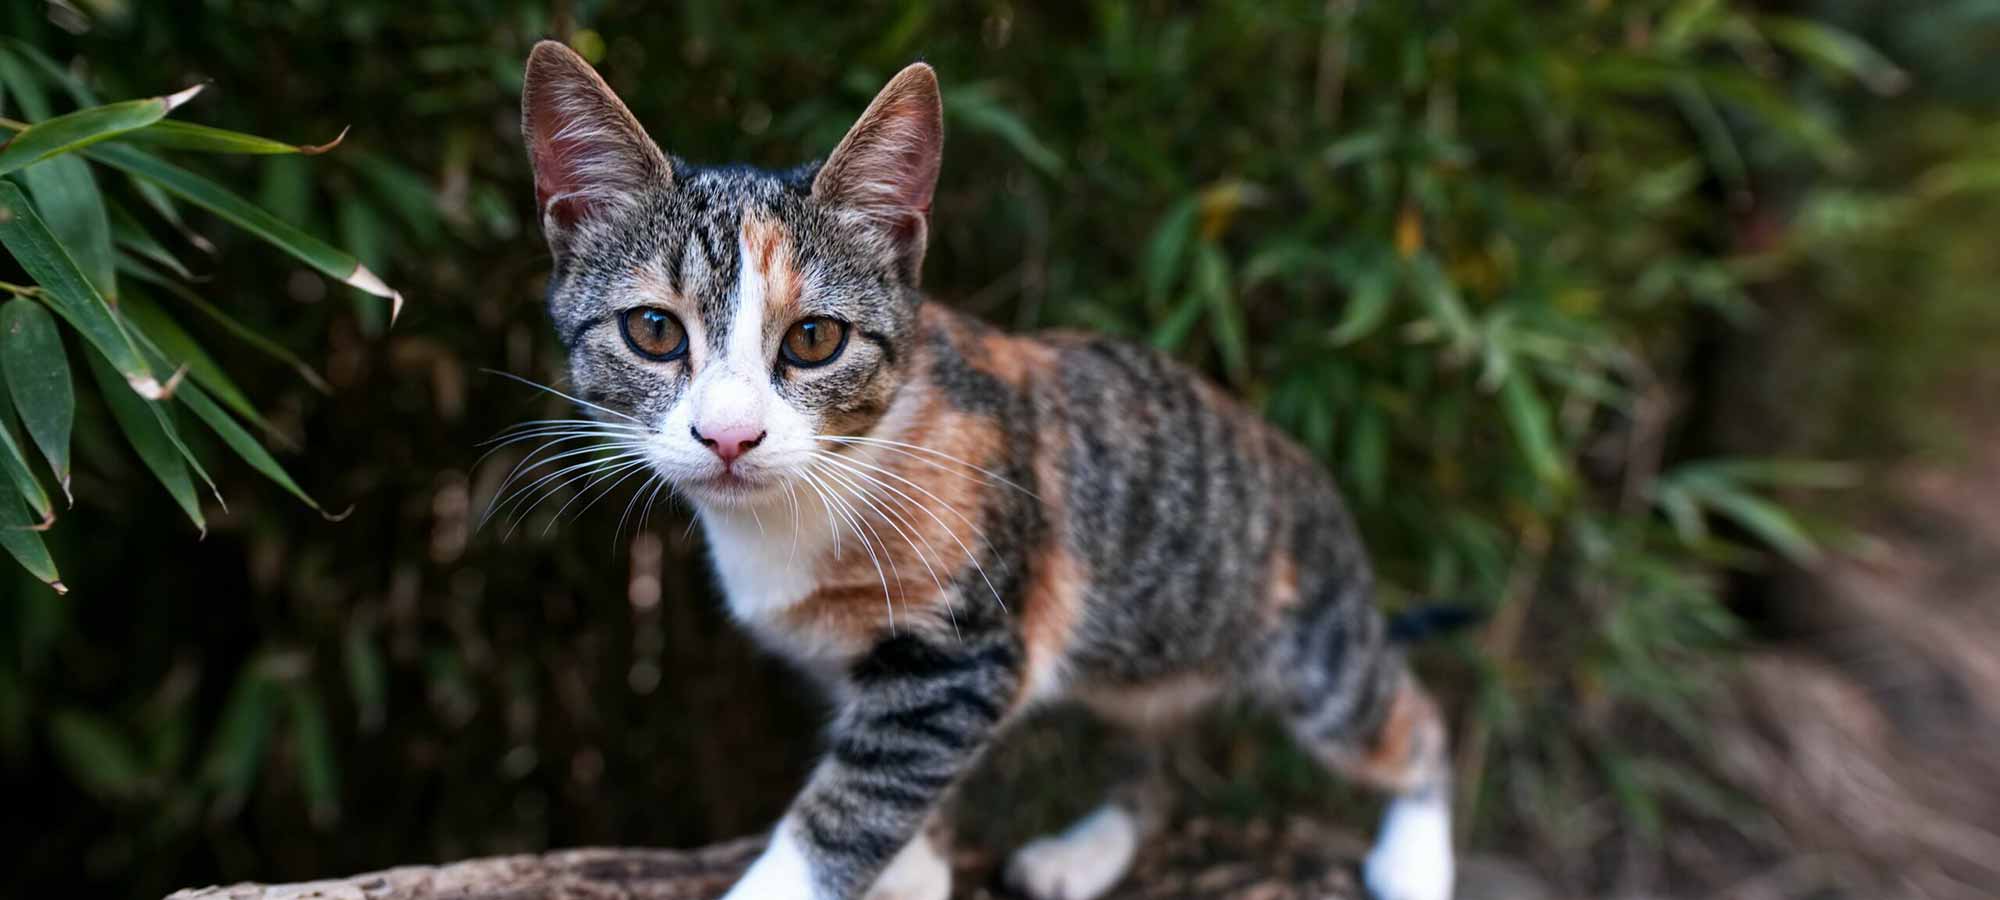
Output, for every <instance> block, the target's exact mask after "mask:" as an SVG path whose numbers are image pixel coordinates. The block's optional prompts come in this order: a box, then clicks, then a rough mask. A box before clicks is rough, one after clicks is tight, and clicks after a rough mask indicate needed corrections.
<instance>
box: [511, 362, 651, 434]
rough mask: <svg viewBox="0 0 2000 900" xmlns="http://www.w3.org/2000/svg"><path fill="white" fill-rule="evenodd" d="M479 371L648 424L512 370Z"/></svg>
mask: <svg viewBox="0 0 2000 900" xmlns="http://www.w3.org/2000/svg"><path fill="white" fill-rule="evenodd" d="M479 371H481V372H485V373H486V374H488V375H498V376H500V377H502V378H509V379H513V380H514V381H518V382H520V383H522V384H525V385H527V386H529V387H531V388H534V389H535V390H538V391H547V392H549V393H551V394H554V395H556V396H558V397H561V398H563V399H564V400H568V401H569V402H571V403H574V404H577V405H578V406H587V407H590V408H591V409H594V410H597V411H598V412H601V413H609V414H611V415H614V416H617V417H618V418H621V419H625V420H627V421H630V422H633V423H636V424H638V425H639V426H640V427H644V426H645V424H646V423H644V422H641V421H639V420H638V419H637V418H635V417H633V416H629V415H626V414H625V413H622V412H619V411H617V410H615V409H612V408H610V407H607V406H599V405H597V404H595V403H592V402H590V401H588V400H583V399H579V398H576V397H572V396H570V395H568V394H565V393H563V392H562V391H559V390H556V389H555V388H552V387H549V386H548V385H546V384H543V383H541V382H539V381H535V380H533V379H530V378H522V377H521V376H519V375H516V374H514V373H512V372H502V371H500V370H499V369H480V370H479Z"/></svg>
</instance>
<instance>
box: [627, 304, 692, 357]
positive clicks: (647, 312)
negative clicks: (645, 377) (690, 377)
mask: <svg viewBox="0 0 2000 900" xmlns="http://www.w3.org/2000/svg"><path fill="white" fill-rule="evenodd" d="M618 327H619V329H620V330H621V331H623V332H625V343H626V344H627V345H628V346H630V347H631V348H632V352H633V353H637V354H639V355H640V356H643V357H645V358H647V359H654V360H659V361H661V362H668V361H671V360H676V359H680V358H681V357H683V356H686V355H687V349H688V336H687V329H684V328H682V327H681V320H679V319H676V318H674V314H673V313H670V312H667V311H666V310H664V309H660V308H659V307H657V306H641V307H639V308H638V309H628V310H626V311H625V312H624V314H623V315H621V316H619V318H618Z"/></svg>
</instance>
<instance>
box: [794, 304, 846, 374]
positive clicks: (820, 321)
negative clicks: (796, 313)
mask: <svg viewBox="0 0 2000 900" xmlns="http://www.w3.org/2000/svg"><path fill="white" fill-rule="evenodd" d="M846 346H847V323H846V322H842V321H840V320H839V319H835V318H831V317H829V316H813V317H812V318H810V319H800V320H798V321H797V322H793V323H792V327H791V330H789V331H786V332H785V343H784V345H783V346H781V347H779V349H778V352H779V354H780V355H782V356H783V357H784V358H785V362H787V363H790V364H792V365H794V366H798V367H799V368H802V369H810V368H812V367H813V366H823V365H826V364H827V363H830V362H833V358H834V357H836V356H839V355H840V351H841V349H842V348H844V347H846Z"/></svg>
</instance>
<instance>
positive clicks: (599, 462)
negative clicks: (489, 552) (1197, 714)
mask: <svg viewBox="0 0 2000 900" xmlns="http://www.w3.org/2000/svg"><path fill="white" fill-rule="evenodd" d="M593 449H594V448H593ZM645 455H646V451H644V450H628V451H626V452H623V453H618V454H614V455H612V456H608V457H603V458H599V459H588V460H584V461H583V462H580V463H575V464H572V465H568V466H564V467H563V468H561V469H558V470H556V471H554V472H551V473H549V474H547V475H544V476H542V477H541V478H538V479H536V480H535V481H534V482H533V483H532V484H529V485H527V486H526V487H522V488H519V489H517V490H516V491H515V492H514V493H513V494H511V495H509V496H508V498H507V499H506V500H504V501H500V502H499V503H497V504H496V505H495V506H493V507H490V508H489V509H488V510H487V512H486V515H485V516H484V517H482V518H481V519H480V526H481V527H484V526H485V524H486V523H487V522H488V521H491V520H492V518H493V516H494V515H495V514H497V513H500V512H502V511H503V510H505V509H506V507H507V506H509V505H516V510H517V511H516V513H514V514H510V516H511V517H512V519H513V522H514V525H513V526H510V527H509V528H508V529H507V535H504V536H502V537H501V540H503V541H504V540H506V539H507V536H511V535H512V534H513V533H514V528H515V527H518V526H519V525H520V522H521V520H522V519H523V518H525V517H526V516H527V515H528V514H529V513H531V512H533V511H534V508H535V507H536V506H540V505H541V504H542V502H543V501H545V500H547V499H548V498H549V497H550V496H552V495H554V494H555V493H557V492H559V491H561V490H562V489H563V488H564V487H566V486H568V485H570V484H572V483H574V482H575V481H577V480H578V479H579V478H588V477H590V476H591V475H592V474H595V470H598V469H601V468H603V467H605V466H609V465H613V464H616V463H622V462H625V461H626V460H630V459H638V458H642V457H644V456H645ZM578 472H580V473H582V474H580V475H573V474H572V473H578ZM565 476H569V477H565ZM558 479H561V480H560V481H559V482H558V483H556V484H555V485H554V486H553V487H550V488H548V490H547V491H545V492H543V493H542V495H541V496H540V498H538V499H537V500H536V501H535V502H534V503H533V504H530V505H528V506H527V507H526V508H525V509H521V508H520V507H519V506H518V504H519V503H520V501H522V500H524V499H526V498H528V497H530V496H533V495H534V494H535V492H536V490H537V489H538V488H541V487H542V486H543V485H546V484H549V483H550V482H552V481H557V480H558Z"/></svg>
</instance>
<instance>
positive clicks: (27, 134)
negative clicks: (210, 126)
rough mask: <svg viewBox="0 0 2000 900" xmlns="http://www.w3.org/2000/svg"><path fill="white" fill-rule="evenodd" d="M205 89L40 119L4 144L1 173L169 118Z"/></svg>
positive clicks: (198, 87) (199, 88) (189, 89)
mask: <svg viewBox="0 0 2000 900" xmlns="http://www.w3.org/2000/svg"><path fill="white" fill-rule="evenodd" d="M201 89H202V86H201V85H195V86H194V87H191V88H188V89H187V90H184V91H181V92H179V93H174V94H167V95H165V96H161V97H150V98H147V99H145V100H127V101H124V102H123V103H109V104H106V105H104V106H93V107H91V108H89V109H79V110H77V111H76V112H73V113H66V114H64V115H60V116H57V117H55V118H53V119H46V120H43V121H40V122H36V123H34V124H32V125H29V126H28V128H27V130H25V131H21V132H17V133H16V134H15V135H14V137H13V138H12V139H10V140H8V141H7V143H6V144H5V145H4V146H0V175H5V174H7V173H8V172H12V171H14V170H16V169H21V168H26V167H28V166H31V165H34V164H35V163H38V162H41V161H42V160H45V159H48V158H50V157H54V156H60V155H62V154H64V153H70V152H73V151H76V150H81V149H83V148H84V147H88V146H90V145H91V144H95V143H97V142H98V141H102V140H105V139H107V138H111V137H114V136H116V135H118V134H122V133H124V132H128V131H132V130H133V129H137V128H144V127H146V126H147V125H151V124H153V123H155V122H158V121H160V120H161V119H163V118H166V115H167V113H170V112H172V111H173V110H174V107H177V106H179V105H181V104H183V103H186V102H187V101H189V100H192V99H194V96H195V95H196V94H199V93H201Z"/></svg>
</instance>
